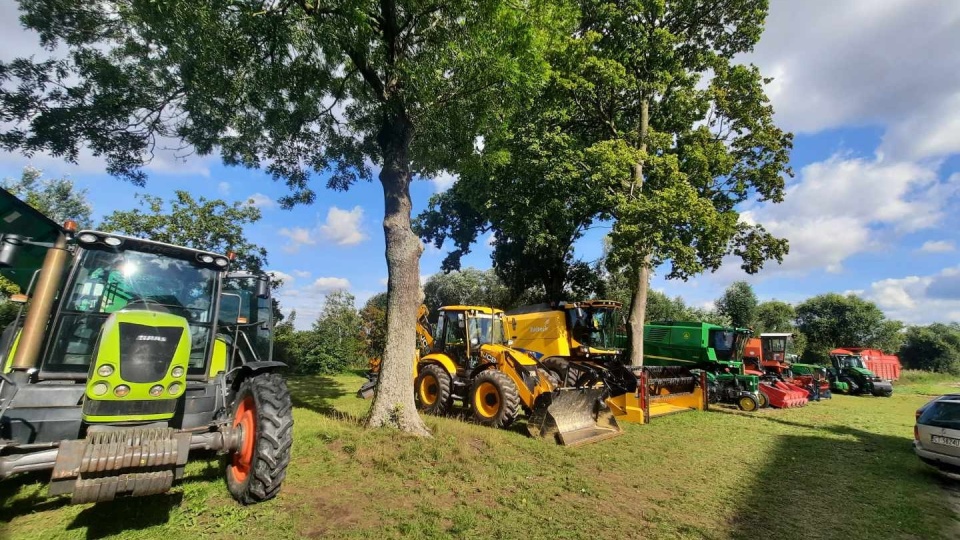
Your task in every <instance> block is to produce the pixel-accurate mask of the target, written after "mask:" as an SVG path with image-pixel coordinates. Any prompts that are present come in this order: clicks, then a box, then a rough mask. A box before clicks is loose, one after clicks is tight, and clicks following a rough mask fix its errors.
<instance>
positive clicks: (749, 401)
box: [737, 394, 760, 412]
mask: <svg viewBox="0 0 960 540" xmlns="http://www.w3.org/2000/svg"><path fill="white" fill-rule="evenodd" d="M737 408H738V409H740V410H741V411H746V412H753V411H755V410H757V409H758V408H760V402H759V401H758V400H757V398H756V397H754V396H751V395H749V394H747V395H743V396H740V397H739V398H737Z"/></svg>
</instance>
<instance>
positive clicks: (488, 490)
mask: <svg viewBox="0 0 960 540" xmlns="http://www.w3.org/2000/svg"><path fill="white" fill-rule="evenodd" d="M361 382H362V379H361V378H359V377H357V376H353V375H343V376H338V377H332V378H331V377H304V378H296V379H293V380H292V381H291V388H292V389H293V391H294V396H295V399H296V406H297V407H296V409H295V421H296V429H295V431H296V435H295V437H296V439H295V445H294V456H293V462H292V463H291V466H290V469H289V474H288V477H287V481H286V483H285V485H284V488H283V491H282V493H281V494H280V496H279V497H278V498H277V499H276V500H274V501H271V502H268V503H265V504H260V505H255V506H249V507H243V506H239V505H237V504H236V503H234V502H233V501H232V499H230V497H229V495H228V494H227V492H226V489H225V487H224V484H223V479H222V476H221V474H220V470H219V468H218V461H217V460H216V459H215V457H214V456H210V457H207V458H205V459H200V460H197V461H193V462H191V463H190V464H189V466H188V469H187V478H186V480H185V481H184V482H182V483H180V484H179V485H178V486H177V487H176V488H175V489H174V490H173V492H172V493H170V494H167V495H164V496H160V497H150V498H143V499H126V500H120V501H116V502H113V503H103V504H99V505H83V506H69V505H66V501H65V500H64V499H63V498H56V499H51V498H47V497H46V496H45V491H46V487H45V479H44V478H42V477H41V476H39V475H33V476H29V475H28V476H23V477H19V478H16V479H13V480H11V481H8V482H6V483H4V484H0V536H2V537H4V538H45V539H52V538H84V537H85V538H101V537H109V536H117V537H123V538H158V537H162V538H169V539H174V538H234V537H262V538H270V539H271V540H272V539H278V538H303V537H315V538H368V537H377V538H616V537H622V538H714V539H726V538H744V539H748V538H749V539H756V538H845V539H858V538H871V539H873V538H918V539H920V538H922V539H932V538H956V537H958V536H960V535H958V534H957V531H958V530H960V529H958V524H960V522H958V518H957V516H958V513H957V511H956V510H955V506H956V505H957V503H956V502H955V501H957V500H960V497H958V496H957V495H956V494H955V493H956V492H957V489H956V487H955V484H953V483H952V481H951V480H948V479H944V478H942V477H940V476H939V475H937V474H936V473H935V472H934V471H932V470H931V469H929V468H927V467H925V466H923V465H922V464H921V463H920V462H919V461H918V460H917V459H916V458H915V457H914V455H913V453H912V451H911V449H910V441H911V438H912V424H913V412H914V410H915V409H916V408H917V407H919V406H920V405H922V404H923V403H924V402H925V401H926V400H927V399H929V397H927V396H925V395H922V394H924V393H926V391H923V392H921V391H919V390H930V389H931V388H940V387H944V388H950V387H949V384H951V381H949V380H947V379H944V378H937V379H935V380H932V379H931V380H927V379H921V378H920V377H916V376H914V375H911V376H909V377H907V384H898V385H897V386H896V391H895V395H894V397H892V398H889V399H882V398H872V397H849V396H837V397H835V398H834V399H833V400H828V401H824V402H821V403H813V404H811V405H809V406H807V407H804V408H800V409H791V410H783V411H777V410H764V411H761V412H759V413H756V414H752V415H748V414H742V413H739V412H737V411H734V410H730V409H718V410H714V411H711V412H707V413H688V414H680V415H675V416H669V417H664V418H659V419H655V421H654V422H653V423H652V424H650V425H648V426H637V425H625V434H624V436H622V437H618V438H615V439H611V440H608V441H604V442H601V443H598V444H594V445H587V446H584V447H580V448H564V447H558V446H555V445H552V444H545V443H544V442H542V441H538V440H534V439H531V438H530V437H528V436H527V435H526V434H525V429H524V428H523V426H522V424H521V425H518V426H516V427H515V428H514V429H512V430H509V431H501V430H494V429H488V428H483V427H480V426H476V425H472V424H469V423H467V422H463V421H459V420H457V419H455V418H429V419H428V420H427V422H428V424H429V426H430V427H431V429H432V430H433V433H434V437H433V438H432V439H417V438H411V437H405V436H400V435H398V434H396V433H395V432H390V431H368V430H364V429H362V428H361V427H360V424H359V422H358V420H357V418H359V417H361V416H362V415H363V414H364V413H365V411H366V408H367V406H368V402H365V401H362V400H359V399H357V398H355V397H354V395H353V393H354V392H355V390H356V389H357V388H358V387H359V384H360V383H361Z"/></svg>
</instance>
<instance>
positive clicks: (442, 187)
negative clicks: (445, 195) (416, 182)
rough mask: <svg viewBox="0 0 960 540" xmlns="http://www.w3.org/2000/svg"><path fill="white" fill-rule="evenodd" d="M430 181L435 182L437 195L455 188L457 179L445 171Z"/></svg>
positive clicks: (434, 186)
mask: <svg viewBox="0 0 960 540" xmlns="http://www.w3.org/2000/svg"><path fill="white" fill-rule="evenodd" d="M430 181H431V182H433V189H434V191H436V192H437V193H442V192H444V191H446V190H448V189H450V188H451V187H453V184H454V182H456V181H457V177H456V176H455V175H453V174H450V173H448V172H446V171H444V172H442V173H440V174H438V175H436V176H434V177H433V178H431V179H430Z"/></svg>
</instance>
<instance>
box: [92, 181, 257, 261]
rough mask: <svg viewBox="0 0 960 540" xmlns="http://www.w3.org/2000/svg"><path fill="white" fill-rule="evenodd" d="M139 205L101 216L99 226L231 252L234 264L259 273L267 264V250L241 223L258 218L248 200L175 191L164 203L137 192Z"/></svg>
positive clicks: (199, 247)
mask: <svg viewBox="0 0 960 540" xmlns="http://www.w3.org/2000/svg"><path fill="white" fill-rule="evenodd" d="M137 198H139V199H140V206H141V207H142V208H134V209H133V210H117V211H115V212H113V213H112V214H110V215H108V216H107V217H106V218H104V221H103V224H101V228H103V229H105V230H109V231H115V232H118V233H121V234H128V235H133V236H139V237H141V238H149V239H151V240H156V241H158V242H166V243H168V244H175V245H179V246H186V247H191V248H195V249H204V250H208V251H212V252H214V253H226V252H228V251H233V252H234V253H236V254H237V263H236V264H237V265H238V267H239V268H242V269H244V270H250V271H252V272H260V271H261V270H262V269H263V268H264V267H265V266H266V264H267V250H266V249H264V248H262V247H260V246H257V245H255V244H253V243H251V242H249V241H248V240H247V239H246V235H245V234H244V230H243V228H244V226H246V225H250V224H253V223H256V222H257V221H259V220H260V217H261V213H260V209H259V208H257V207H256V206H253V205H252V204H250V202H249V201H242V202H241V201H237V202H233V203H227V202H225V201H223V200H220V199H216V200H212V201H211V200H207V199H205V198H204V197H199V198H198V199H194V198H193V196H192V195H190V193H188V192H186V191H177V192H176V198H174V199H172V200H170V201H169V202H168V203H164V201H163V200H162V199H161V198H160V197H155V196H152V195H146V194H142V195H137Z"/></svg>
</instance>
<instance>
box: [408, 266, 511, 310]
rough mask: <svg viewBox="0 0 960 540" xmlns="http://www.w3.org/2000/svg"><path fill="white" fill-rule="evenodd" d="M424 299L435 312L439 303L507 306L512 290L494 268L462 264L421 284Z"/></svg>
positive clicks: (445, 304)
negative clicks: (499, 277) (479, 268)
mask: <svg viewBox="0 0 960 540" xmlns="http://www.w3.org/2000/svg"><path fill="white" fill-rule="evenodd" d="M423 292H424V301H423V302H424V303H425V304H426V305H427V308H429V309H430V313H431V314H432V313H435V312H436V310H437V309H438V308H440V307H441V306H451V305H457V304H459V305H474V306H493V307H499V308H504V309H506V308H509V307H512V306H511V305H510V297H511V293H510V291H509V290H507V288H506V287H505V286H504V285H503V283H501V282H500V280H499V279H498V278H497V275H496V274H495V273H494V271H493V270H477V269H476V268H465V269H463V270H460V271H458V272H450V273H448V274H444V273H437V274H434V275H432V276H430V278H429V279H427V283H426V284H425V285H424V286H423Z"/></svg>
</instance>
